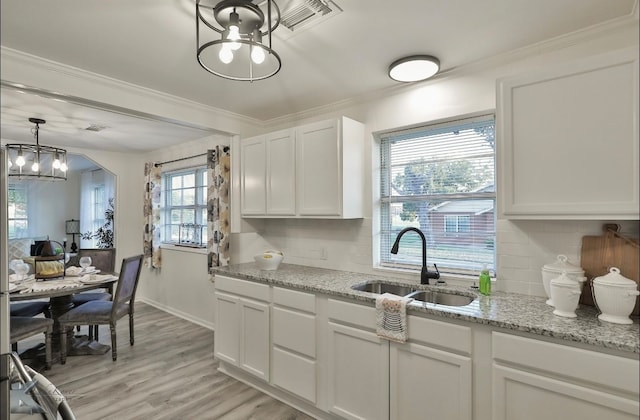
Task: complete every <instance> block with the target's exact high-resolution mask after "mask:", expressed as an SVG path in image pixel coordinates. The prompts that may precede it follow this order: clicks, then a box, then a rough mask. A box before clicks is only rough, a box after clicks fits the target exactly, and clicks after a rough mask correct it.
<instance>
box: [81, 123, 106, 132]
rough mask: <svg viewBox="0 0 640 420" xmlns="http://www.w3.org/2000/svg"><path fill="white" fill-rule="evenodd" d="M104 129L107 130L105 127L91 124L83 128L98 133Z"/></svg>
mask: <svg viewBox="0 0 640 420" xmlns="http://www.w3.org/2000/svg"><path fill="white" fill-rule="evenodd" d="M105 128H107V126H105V125H98V124H91V125H90V126H89V127H87V128H85V130H87V131H95V132H98V131H102V130H104V129H105Z"/></svg>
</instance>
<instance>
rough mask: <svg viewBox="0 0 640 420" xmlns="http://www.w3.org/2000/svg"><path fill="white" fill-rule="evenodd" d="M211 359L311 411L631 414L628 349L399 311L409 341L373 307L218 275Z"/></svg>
mask: <svg viewBox="0 0 640 420" xmlns="http://www.w3.org/2000/svg"><path fill="white" fill-rule="evenodd" d="M215 287H216V290H215V295H214V296H215V304H216V310H215V314H216V331H215V345H214V354H215V357H216V358H217V359H218V360H219V361H220V369H221V370H222V371H223V372H225V373H228V374H230V375H232V376H234V377H236V378H238V379H240V380H242V381H244V382H246V383H248V384H251V385H252V386H254V387H256V388H258V389H260V390H263V391H265V392H267V393H269V394H270V395H274V396H276V398H279V399H281V400H282V401H284V402H286V403H288V404H290V405H292V406H294V407H296V408H298V409H301V410H303V411H305V412H307V413H309V414H310V415H312V416H313V417H315V418H319V419H331V420H335V419H354V420H355V419H358V420H360V419H362V420H386V419H391V420H412V419H438V420H472V419H474V420H534V419H535V420H538V419H562V420H604V419H606V420H630V419H638V418H639V416H640V381H638V378H639V377H640V362H639V360H638V355H637V354H628V353H623V352H615V351H611V352H608V353H607V352H606V351H605V350H603V351H599V350H598V349H595V348H594V349H589V348H582V347H580V346H579V345H574V346H572V345H567V344H565V343H566V342H564V341H562V340H555V339H552V338H546V339H541V338H538V337H537V336H535V335H531V334H526V333H514V332H512V331H511V330H502V329H497V328H493V327H490V326H487V325H479V324H474V323H466V322H463V321H459V320H446V321H440V320H439V319H437V318H435V317H428V316H416V315H413V314H411V315H408V317H407V320H408V321H407V322H408V332H409V339H408V341H407V342H406V343H395V342H390V341H387V340H385V339H383V338H380V337H378V336H377V335H376V332H375V326H376V315H375V309H374V307H373V306H371V305H367V304H358V303H352V302H349V301H347V300H341V299H336V298H333V297H329V296H327V295H319V296H317V295H315V294H314V293H312V292H305V291H299V290H294V289H287V288H283V287H279V286H269V285H267V284H264V283H258V282H251V281H246V280H241V279H234V278H230V277H225V276H219V275H216V283H215Z"/></svg>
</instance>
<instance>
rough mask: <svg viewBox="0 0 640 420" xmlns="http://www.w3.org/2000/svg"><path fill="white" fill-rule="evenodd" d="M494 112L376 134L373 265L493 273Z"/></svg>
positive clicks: (464, 272) (451, 271)
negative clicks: (376, 260) (377, 233)
mask: <svg viewBox="0 0 640 420" xmlns="http://www.w3.org/2000/svg"><path fill="white" fill-rule="evenodd" d="M494 133H495V118H494V116H493V115H484V116H478V117H474V118H466V119H459V120H452V121H447V122H445V123H439V124H437V125H424V126H421V127H416V128H412V129H410V130H400V131H395V132H389V133H386V134H384V135H382V136H381V137H380V139H381V153H380V167H381V171H380V173H381V180H380V197H381V200H380V203H381V204H380V205H381V209H380V210H381V211H380V214H381V218H380V220H381V235H382V236H381V242H380V263H381V265H382V266H387V267H402V268H414V267H415V268H418V267H420V266H421V265H422V243H421V241H420V237H419V236H418V235H417V234H414V233H411V232H409V233H407V234H406V235H404V236H403V237H402V240H401V242H400V249H399V252H398V254H397V255H394V254H391V253H390V252H389V251H390V249H391V246H392V245H393V242H394V241H395V239H396V237H397V235H398V233H399V232H400V231H401V230H402V229H404V228H406V227H409V226H413V227H416V228H419V229H420V230H422V232H423V233H424V234H425V236H426V238H427V264H428V265H429V266H430V267H431V269H433V267H432V265H433V264H434V263H435V264H437V266H438V269H439V270H440V271H441V272H445V273H446V272H448V273H462V274H471V273H476V272H477V271H479V270H480V269H482V267H483V265H485V264H486V265H487V267H488V268H489V269H490V270H494V271H495V246H494V245H495V202H496V200H495V198H496V194H495V134H494Z"/></svg>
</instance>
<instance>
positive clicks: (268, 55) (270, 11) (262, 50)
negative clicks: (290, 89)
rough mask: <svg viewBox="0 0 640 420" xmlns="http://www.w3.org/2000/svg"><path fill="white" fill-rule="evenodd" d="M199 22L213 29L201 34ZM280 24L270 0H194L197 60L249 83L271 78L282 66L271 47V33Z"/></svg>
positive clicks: (219, 71) (277, 11)
mask: <svg viewBox="0 0 640 420" xmlns="http://www.w3.org/2000/svg"><path fill="white" fill-rule="evenodd" d="M201 24H202V25H203V26H202V29H203V30H206V29H207V28H208V29H211V30H213V31H214V32H211V31H203V32H202V33H201V30H200V29H201ZM279 24H280V9H279V8H278V5H277V4H276V3H275V2H274V1H273V0H265V1H261V2H260V3H259V4H254V3H253V1H251V0H222V1H209V0H196V45H197V58H198V63H200V65H201V66H202V67H203V68H204V69H205V70H207V71H208V72H210V73H213V74H215V75H216V76H220V77H224V78H225V79H231V80H240V81H251V82H252V81H254V80H262V79H266V78H268V77H271V76H273V75H274V74H276V73H277V72H278V71H280V67H282V62H281V61H280V56H279V55H278V54H277V53H276V52H275V51H274V50H273V49H272V48H271V34H272V32H273V31H274V30H275V29H276V28H277V27H278V25H279ZM201 35H204V37H206V36H208V37H209V38H210V39H209V40H203V39H201Z"/></svg>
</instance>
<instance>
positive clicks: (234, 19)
mask: <svg viewBox="0 0 640 420" xmlns="http://www.w3.org/2000/svg"><path fill="white" fill-rule="evenodd" d="M227 29H229V35H227V39H228V40H230V41H239V40H240V39H242V37H241V36H240V17H239V16H238V14H237V13H236V12H232V13H231V14H230V15H229V27H228V28H227ZM230 46H231V49H232V50H234V51H237V50H239V49H240V47H241V46H242V44H241V43H239V42H232V43H231V44H230Z"/></svg>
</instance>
